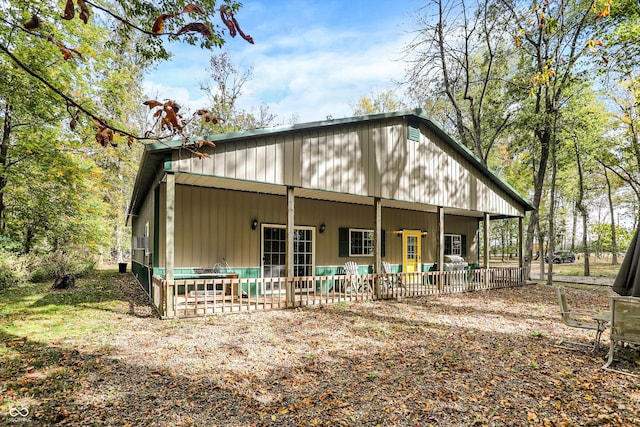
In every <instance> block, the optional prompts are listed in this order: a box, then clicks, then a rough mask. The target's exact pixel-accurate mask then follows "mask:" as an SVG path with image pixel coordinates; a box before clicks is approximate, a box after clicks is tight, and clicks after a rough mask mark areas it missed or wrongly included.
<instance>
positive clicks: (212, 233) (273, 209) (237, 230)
mask: <svg viewBox="0 0 640 427" xmlns="http://www.w3.org/2000/svg"><path fill="white" fill-rule="evenodd" d="M165 194H166V193H165V185H164V184H163V185H161V191H160V206H161V209H160V239H159V253H158V255H159V265H160V266H161V267H162V266H164V265H165V258H164V257H165V251H164V247H165V238H164V218H165V213H164V209H162V206H164V200H165ZM286 213H287V205H286V197H284V196H278V195H270V194H261V193H251V192H243V191H231V190H224V189H215V188H206V187H198V186H188V185H176V211H175V236H174V246H175V267H176V268H194V267H213V266H214V265H215V263H216V262H222V260H223V258H224V259H226V260H227V262H228V263H229V266H230V267H231V269H233V268H234V267H236V268H247V267H249V268H251V267H254V268H255V267H259V266H260V265H261V260H260V256H261V247H260V245H261V231H260V227H258V228H257V229H255V230H253V229H252V228H251V222H252V220H253V219H254V218H255V219H258V221H259V222H260V224H261V225H262V224H272V225H284V224H285V222H286ZM295 216H296V225H298V226H307V227H315V229H316V234H315V238H316V254H315V261H316V266H328V265H329V266H330V265H336V266H339V265H342V264H344V262H345V261H347V260H349V258H344V257H339V256H338V244H339V228H340V227H348V228H363V229H373V228H374V221H375V218H374V207H373V206H370V205H360V204H351V203H339V202H329V201H321V200H313V199H304V198H299V199H297V200H296V214H295ZM320 224H325V225H326V231H325V232H324V233H319V232H318V228H319V226H320ZM446 224H447V230H446V231H447V232H448V233H456V234H466V235H467V244H468V246H469V249H468V252H467V254H468V259H470V260H476V259H477V250H476V247H477V245H476V243H475V234H476V228H477V219H475V218H468V217H457V216H448V217H447V221H446ZM382 227H383V229H384V230H385V234H386V256H385V259H386V260H389V261H390V262H392V263H395V264H399V263H401V262H402V239H401V238H399V237H398V236H397V235H396V234H394V233H393V232H394V230H401V229H411V230H424V231H428V233H427V234H426V235H425V236H424V237H423V239H422V261H423V262H425V263H434V262H436V249H435V245H436V227H437V215H436V214H434V213H430V212H420V211H411V210H404V209H394V208H383V209H382ZM142 228H144V226H142ZM351 260H354V261H356V262H358V263H359V264H362V265H372V264H373V262H374V260H373V257H354V258H353V259H351Z"/></svg>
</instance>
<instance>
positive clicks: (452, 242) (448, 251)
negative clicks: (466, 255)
mask: <svg viewBox="0 0 640 427" xmlns="http://www.w3.org/2000/svg"><path fill="white" fill-rule="evenodd" d="M444 254H445V255H458V256H462V236H461V235H459V234H445V235H444Z"/></svg>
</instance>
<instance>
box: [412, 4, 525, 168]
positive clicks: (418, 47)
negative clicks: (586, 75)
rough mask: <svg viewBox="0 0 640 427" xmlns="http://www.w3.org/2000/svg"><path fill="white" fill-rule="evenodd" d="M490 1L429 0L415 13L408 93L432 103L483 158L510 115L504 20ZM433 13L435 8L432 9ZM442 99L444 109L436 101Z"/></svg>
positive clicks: (508, 40) (507, 38)
mask: <svg viewBox="0 0 640 427" xmlns="http://www.w3.org/2000/svg"><path fill="white" fill-rule="evenodd" d="M500 9H501V8H500V7H499V4H496V3H495V2H492V1H485V2H475V1H468V0H463V1H461V2H447V1H446V0H432V1H430V2H429V5H428V6H427V7H425V8H424V9H423V10H424V11H425V12H424V13H423V14H421V15H420V18H419V25H420V30H419V34H418V36H417V37H416V38H415V39H414V40H413V42H412V43H410V44H409V45H408V46H407V48H406V50H407V52H408V53H409V55H410V57H411V65H410V68H409V72H408V77H407V80H408V86H409V93H410V94H411V95H412V96H413V97H414V98H416V100H417V102H418V103H419V104H420V105H425V106H427V108H430V107H429V106H431V107H435V108H437V111H436V112H435V113H436V114H438V115H439V116H440V120H441V121H442V122H443V123H445V125H447V126H449V125H450V126H451V127H452V128H453V129H454V131H455V133H456V134H457V135H458V138H459V139H460V141H461V142H462V143H463V144H465V145H466V146H468V147H469V148H470V149H472V150H473V152H474V153H475V154H476V156H477V157H478V158H479V159H481V160H482V161H483V162H485V163H486V162H487V159H488V157H489V155H490V152H491V150H492V148H493V147H494V146H495V145H496V144H497V143H498V141H499V140H500V138H501V137H503V135H504V134H505V131H506V129H507V127H508V126H509V124H510V122H511V119H512V114H513V113H512V111H511V110H510V102H509V91H508V86H509V85H510V83H509V77H508V76H509V68H508V65H509V54H510V47H511V43H512V42H511V40H512V38H511V35H510V26H509V22H508V20H506V19H502V16H503V15H504V13H501V12H502V11H501V10H500ZM433 11H435V12H433ZM443 96H444V97H446V100H447V101H448V108H447V107H444V108H443V106H442V104H441V103H439V102H438V101H437V100H438V99H439V98H442V97H443Z"/></svg>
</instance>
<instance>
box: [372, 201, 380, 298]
mask: <svg viewBox="0 0 640 427" xmlns="http://www.w3.org/2000/svg"><path fill="white" fill-rule="evenodd" d="M374 205H375V212H376V218H375V224H376V225H375V232H374V236H375V243H374V247H373V255H374V266H373V272H374V273H375V274H380V271H381V269H380V266H381V265H382V202H381V200H380V198H379V197H376V198H375V201H374ZM375 282H376V283H374V284H373V294H374V295H375V296H376V297H377V296H378V294H379V292H380V289H379V286H378V283H377V280H376V281H375Z"/></svg>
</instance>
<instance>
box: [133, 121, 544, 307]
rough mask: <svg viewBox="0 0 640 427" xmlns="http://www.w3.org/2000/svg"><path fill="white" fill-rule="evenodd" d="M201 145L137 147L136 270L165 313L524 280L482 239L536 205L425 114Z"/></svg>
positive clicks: (264, 132) (229, 137)
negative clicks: (496, 222)
mask: <svg viewBox="0 0 640 427" xmlns="http://www.w3.org/2000/svg"><path fill="white" fill-rule="evenodd" d="M207 139H209V140H211V141H213V142H214V143H215V145H216V146H215V147H213V148H211V147H205V148H203V152H204V153H206V154H207V156H208V157H204V158H200V157H199V156H197V155H195V154H194V153H193V152H192V151H190V150H188V149H186V148H185V147H184V145H183V141H172V142H157V143H153V144H149V145H147V146H146V147H145V151H144V154H143V156H142V160H141V164H140V169H139V171H138V175H137V177H136V182H135V187H134V191H133V195H132V198H131V202H130V207H129V210H128V221H129V223H130V224H131V226H132V236H133V237H132V240H133V242H132V249H133V250H132V260H131V261H132V271H133V273H134V274H135V275H136V277H137V278H138V280H139V281H140V283H141V284H142V286H143V287H144V288H145V290H146V291H147V293H148V294H149V296H150V298H151V299H152V301H153V302H154V304H155V305H156V307H158V309H159V311H160V313H161V314H162V315H163V316H164V317H174V316H187V315H202V314H207V313H210V312H215V311H233V310H241V309H261V308H273V307H290V306H296V305H300V304H311V303H317V302H318V301H321V302H331V301H338V300H343V299H345V298H347V299H352V298H354V297H355V298H356V299H357V298H360V299H366V298H380V297H384V295H385V294H384V292H382V291H381V290H380V289H381V288H380V286H379V284H380V283H382V282H383V280H382V279H385V280H384V281H385V282H386V279H389V280H391V281H390V283H395V284H401V285H402V286H395V287H394V289H393V291H392V292H394V293H395V292H401V293H403V294H407V295H409V294H410V295H420V294H424V292H427V293H429V292H432V290H429V288H430V287H435V289H437V290H438V291H440V292H441V291H447V289H448V288H447V287H446V286H448V284H454V285H456V286H458V287H460V286H462V290H469V286H471V287H473V288H478V287H479V286H484V287H486V286H492V285H497V284H499V285H504V284H505V283H506V284H508V285H513V284H520V283H522V280H523V279H522V265H520V266H519V267H517V268H516V269H515V270H513V269H511V270H509V271H507V270H505V269H494V268H491V266H489V256H488V247H487V245H485V249H484V251H483V253H479V239H480V237H481V235H482V236H484V238H485V240H488V230H489V224H490V221H491V220H492V219H496V218H520V234H521V235H520V237H521V238H520V241H522V228H523V227H522V219H523V218H524V216H525V214H526V212H527V211H530V210H532V209H533V207H532V206H531V204H530V203H529V202H528V201H526V200H525V199H524V198H523V197H522V196H521V195H519V194H518V193H517V192H516V191H515V190H514V189H513V188H512V187H511V186H510V185H508V184H507V183H506V182H504V181H503V180H501V179H500V178H499V177H497V176H496V175H495V174H493V173H492V172H491V171H490V170H489V169H488V168H487V167H486V166H485V165H484V164H482V162H480V161H479V160H478V158H477V157H476V156H475V155H474V154H473V153H472V152H471V151H470V150H468V149H467V148H466V147H464V146H462V145H461V144H460V143H458V142H457V141H456V140H454V139H453V138H452V137H451V136H449V135H447V133H446V132H445V131H444V130H443V129H442V128H441V127H439V126H438V125H437V124H436V123H434V122H433V121H432V120H431V119H430V118H429V117H428V116H427V114H426V113H425V112H424V111H423V110H409V111H399V112H394V113H386V114H376V115H369V116H360V117H352V118H344V119H336V120H327V121H323V122H315V123H304V124H297V125H293V126H288V127H279V128H273V129H260V130H251V131H243V132H237V133H230V134H222V135H214V136H211V137H208V138H207ZM520 253H522V244H520ZM456 257H457V258H456ZM520 259H522V257H520ZM452 260H454V261H455V260H458V261H464V263H459V264H456V263H453V262H447V261H452ZM347 263H351V264H347ZM347 265H352V266H353V265H355V266H356V267H355V268H356V270H355V271H345V266H347ZM461 266H466V270H464V269H463V268H462V267H461ZM383 267H386V270H389V271H383V270H382V268H383ZM469 268H471V270H469ZM345 273H346V274H345ZM472 273H473V274H472ZM354 274H356V275H357V277H355V278H354V277H351V276H353V275H354ZM454 274H457V275H458V276H457V278H453V276H452V275H454ZM462 274H464V277H463V276H462ZM447 275H449V276H451V277H449V279H448V280H447V277H445V276H447ZM498 278H499V279H498ZM505 278H506V279H505ZM355 283H358V284H363V283H367V284H369V285H371V286H366V287H364V288H363V287H361V286H360V285H358V286H352V285H353V284H355ZM470 283H471V285H470ZM449 291H451V289H449Z"/></svg>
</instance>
